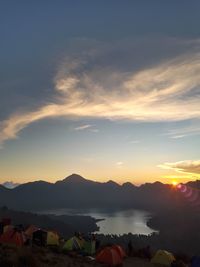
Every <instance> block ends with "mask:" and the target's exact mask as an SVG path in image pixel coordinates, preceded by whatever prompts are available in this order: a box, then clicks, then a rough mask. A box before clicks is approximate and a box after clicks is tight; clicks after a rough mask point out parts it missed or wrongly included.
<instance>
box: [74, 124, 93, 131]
mask: <svg viewBox="0 0 200 267" xmlns="http://www.w3.org/2000/svg"><path fill="white" fill-rule="evenodd" d="M91 127H92V125H90V124H85V125H81V126H78V127H75V128H74V130H75V131H82V130H85V129H88V128H91Z"/></svg>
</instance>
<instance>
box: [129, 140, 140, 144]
mask: <svg viewBox="0 0 200 267" xmlns="http://www.w3.org/2000/svg"><path fill="white" fill-rule="evenodd" d="M130 143H131V144H139V143H140V141H139V140H132V141H130Z"/></svg>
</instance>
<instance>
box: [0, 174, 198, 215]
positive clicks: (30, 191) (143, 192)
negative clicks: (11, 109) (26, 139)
mask: <svg viewBox="0 0 200 267" xmlns="http://www.w3.org/2000/svg"><path fill="white" fill-rule="evenodd" d="M191 183H192V185H193V187H194V186H197V187H198V186H199V184H200V182H199V181H196V182H190V186H191ZM183 204H185V202H184V199H183V197H182V195H181V193H180V192H177V191H176V192H175V190H174V189H172V186H171V185H168V184H162V183H160V182H155V183H152V184H151V183H146V184H143V185H141V186H135V185H133V184H131V183H124V184H122V185H119V184H117V183H116V182H114V181H111V180H110V181H108V182H105V183H101V182H95V181H91V180H88V179H85V178H83V177H82V176H80V175H78V174H72V175H70V176H68V177H67V178H65V179H64V180H60V181H57V182H56V183H49V182H45V181H35V182H29V183H25V184H20V185H18V186H17V187H15V188H13V189H9V188H6V187H5V186H3V185H0V205H1V206H7V207H9V208H12V209H17V210H25V211H36V210H49V209H61V208H79V209H87V208H104V209H120V208H122V209H124V208H138V209H146V210H151V211H156V210H160V209H163V208H165V209H169V208H171V207H179V206H181V205H183Z"/></svg>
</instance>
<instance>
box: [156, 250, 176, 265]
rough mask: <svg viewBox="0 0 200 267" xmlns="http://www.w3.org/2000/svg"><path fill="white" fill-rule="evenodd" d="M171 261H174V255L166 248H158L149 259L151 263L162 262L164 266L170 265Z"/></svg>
mask: <svg viewBox="0 0 200 267" xmlns="http://www.w3.org/2000/svg"><path fill="white" fill-rule="evenodd" d="M173 261H175V257H174V255H173V254H172V253H170V252H168V251H166V250H158V251H157V252H156V254H155V255H154V257H153V258H152V259H151V263H158V264H163V265H165V266H170V265H171V263H172V262H173Z"/></svg>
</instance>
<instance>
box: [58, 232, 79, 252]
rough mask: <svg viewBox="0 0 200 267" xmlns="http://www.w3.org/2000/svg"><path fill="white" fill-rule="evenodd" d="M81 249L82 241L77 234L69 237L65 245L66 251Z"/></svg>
mask: <svg viewBox="0 0 200 267" xmlns="http://www.w3.org/2000/svg"><path fill="white" fill-rule="evenodd" d="M81 249H82V242H81V240H80V239H79V238H78V237H76V236H73V237H72V238H70V239H68V240H67V241H66V242H65V244H64V246H63V250H64V251H72V250H81Z"/></svg>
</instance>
